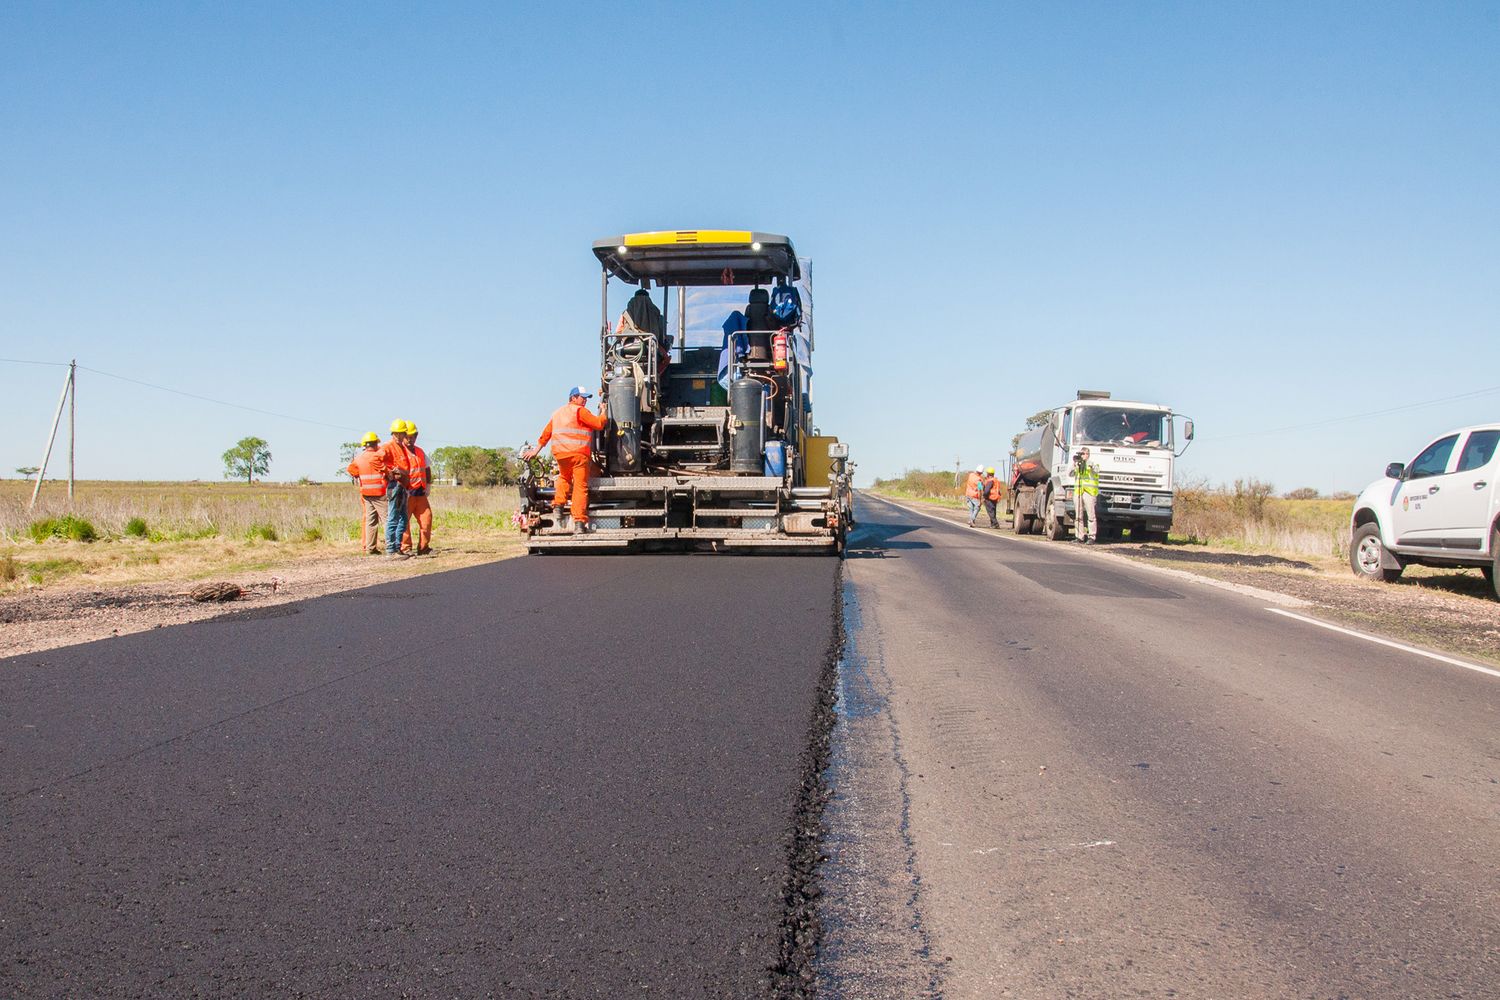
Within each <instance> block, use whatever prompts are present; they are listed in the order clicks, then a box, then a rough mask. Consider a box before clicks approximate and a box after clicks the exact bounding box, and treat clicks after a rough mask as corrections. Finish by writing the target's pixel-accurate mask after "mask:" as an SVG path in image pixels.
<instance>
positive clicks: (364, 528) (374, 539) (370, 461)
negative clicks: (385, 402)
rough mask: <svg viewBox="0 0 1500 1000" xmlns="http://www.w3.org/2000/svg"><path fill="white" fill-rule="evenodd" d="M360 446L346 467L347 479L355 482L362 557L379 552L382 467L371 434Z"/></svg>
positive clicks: (375, 437) (376, 440)
mask: <svg viewBox="0 0 1500 1000" xmlns="http://www.w3.org/2000/svg"><path fill="white" fill-rule="evenodd" d="M360 444H361V445H362V446H363V447H361V448H360V450H359V451H357V452H355V453H354V460H353V461H352V462H350V463H349V475H351V476H353V477H354V478H355V479H356V480H358V482H359V506H360V511H361V513H362V514H363V517H362V518H361V519H360V521H361V525H360V533H359V540H360V547H361V548H363V549H364V551H365V554H366V555H372V556H373V555H375V554H377V553H378V552H379V551H380V532H381V530H382V529H383V528H384V527H385V513H386V497H385V463H384V462H383V461H381V458H380V435H379V434H376V433H375V432H374V431H371V432H370V433H368V434H366V435H365V436H364V440H363V441H361V442H360Z"/></svg>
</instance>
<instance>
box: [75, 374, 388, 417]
mask: <svg viewBox="0 0 1500 1000" xmlns="http://www.w3.org/2000/svg"><path fill="white" fill-rule="evenodd" d="M78 367H79V368H81V369H82V370H84V371H86V372H90V373H92V374H94V375H103V376H104V377H105V378H112V379H118V380H119V381H121V382H129V383H131V384H132V385H141V386H145V387H146V388H148V389H156V390H159V391H161V392H170V393H172V394H173V395H176V396H185V397H187V398H188V399H196V400H198V401H200V402H203V403H213V404H214V405H216V406H228V407H231V408H233V409H236V410H244V411H246V412H247V413H259V414H261V415H262V416H267V417H278V418H280V419H282V420H292V421H296V422H297V423H299V424H311V425H313V426H315V427H327V428H330V429H332V430H336V431H349V432H351V433H354V434H359V433H361V431H360V430H359V428H357V427H348V426H345V425H344V424H330V423H328V422H326V421H323V420H312V419H309V418H308V417H294V416H292V415H291V414H290V413H278V412H276V411H275V410H263V409H261V408H260V407H258V406H246V405H244V404H243V403H231V402H229V401H228V400H226V399H214V398H213V397H212V396H202V395H199V394H198V393H196V392H185V391H184V390H182V389H173V388H172V387H171V386H166V385H157V384H156V383H155V382H145V381H142V380H141V379H138V378H131V377H129V376H128V375H116V374H115V373H114V372H106V371H101V370H99V369H98V368H90V367H88V366H87V365H79V366H78Z"/></svg>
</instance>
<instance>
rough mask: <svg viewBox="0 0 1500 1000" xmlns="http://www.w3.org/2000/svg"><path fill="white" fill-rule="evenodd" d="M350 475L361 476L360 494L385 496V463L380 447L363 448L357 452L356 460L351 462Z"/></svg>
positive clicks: (364, 495)
mask: <svg viewBox="0 0 1500 1000" xmlns="http://www.w3.org/2000/svg"><path fill="white" fill-rule="evenodd" d="M349 475H351V476H358V477H359V495H360V496H363V497H383V496H385V465H384V463H383V462H381V460H380V451H379V450H378V449H377V450H375V451H371V450H370V449H368V448H361V449H360V450H359V451H357V452H355V453H354V461H352V462H350V463H349Z"/></svg>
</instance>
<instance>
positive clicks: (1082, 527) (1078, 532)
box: [1073, 448, 1099, 545]
mask: <svg viewBox="0 0 1500 1000" xmlns="http://www.w3.org/2000/svg"><path fill="white" fill-rule="evenodd" d="M1073 540H1074V541H1075V542H1082V543H1083V544H1085V545H1092V544H1094V543H1095V542H1097V541H1098V540H1099V470H1098V469H1097V468H1095V467H1094V463H1093V462H1090V461H1089V450H1088V449H1087V448H1079V449H1078V454H1077V455H1076V456H1075V457H1074V459H1073Z"/></svg>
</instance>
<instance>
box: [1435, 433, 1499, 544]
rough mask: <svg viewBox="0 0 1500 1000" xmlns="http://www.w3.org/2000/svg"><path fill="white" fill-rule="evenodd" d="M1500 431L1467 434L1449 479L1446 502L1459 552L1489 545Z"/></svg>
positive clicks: (1497, 471)
mask: <svg viewBox="0 0 1500 1000" xmlns="http://www.w3.org/2000/svg"><path fill="white" fill-rule="evenodd" d="M1497 444H1500V430H1495V429H1490V428H1486V429H1485V430H1478V431H1470V432H1469V435H1468V437H1467V438H1466V439H1465V440H1464V442H1463V443H1462V444H1461V445H1460V446H1459V451H1458V463H1457V464H1456V465H1455V466H1454V467H1453V474H1452V475H1451V476H1444V477H1443V478H1444V479H1450V480H1452V481H1453V496H1452V497H1451V498H1450V499H1449V501H1448V503H1449V505H1450V508H1451V509H1452V511H1453V513H1454V518H1453V520H1454V524H1455V527H1454V529H1453V532H1452V535H1453V540H1454V541H1456V542H1458V543H1459V544H1458V545H1457V546H1456V547H1457V548H1460V549H1472V550H1474V551H1479V550H1482V549H1483V548H1484V547H1485V545H1486V543H1487V542H1488V540H1489V538H1488V536H1489V533H1490V523H1491V522H1492V521H1493V520H1494V519H1495V510H1494V507H1493V505H1494V503H1495V498H1496V497H1500V493H1497V492H1496V488H1495V486H1496V479H1497V477H1500V461H1497V460H1496V458H1495V453H1496V452H1497V451H1500V448H1497V447H1496V445H1497Z"/></svg>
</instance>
